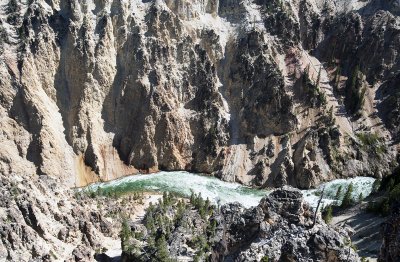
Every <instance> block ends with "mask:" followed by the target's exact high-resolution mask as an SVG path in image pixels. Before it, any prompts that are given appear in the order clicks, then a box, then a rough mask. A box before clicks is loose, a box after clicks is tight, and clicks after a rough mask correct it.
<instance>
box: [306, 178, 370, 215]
mask: <svg viewBox="0 0 400 262" xmlns="http://www.w3.org/2000/svg"><path fill="white" fill-rule="evenodd" d="M374 182H375V178H371V177H355V178H350V179H336V180H333V181H331V182H328V183H325V184H322V185H320V186H319V187H318V188H317V189H311V190H304V191H303V196H304V198H305V199H306V201H307V202H309V203H310V205H311V206H312V207H314V208H315V207H316V206H317V204H318V200H319V198H320V197H319V195H320V193H321V192H322V189H323V188H324V187H325V191H324V198H323V199H322V201H321V202H322V204H321V207H322V205H324V206H326V205H329V204H333V203H335V202H336V204H339V205H340V204H341V201H337V200H336V199H335V198H336V192H337V190H338V188H339V187H340V186H341V187H342V191H341V192H342V193H341V195H340V197H341V198H343V196H344V194H345V192H346V190H347V188H348V186H349V185H350V183H352V184H353V193H352V198H353V200H357V199H358V198H359V196H360V194H362V196H363V197H364V198H365V197H367V196H369V195H370V194H371V192H372V186H373V184H374Z"/></svg>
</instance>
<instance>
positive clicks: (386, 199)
mask: <svg viewBox="0 0 400 262" xmlns="http://www.w3.org/2000/svg"><path fill="white" fill-rule="evenodd" d="M373 192H374V193H375V194H376V195H378V196H379V195H380V197H379V198H378V200H373V201H370V202H369V203H368V206H367V211H369V212H372V213H375V214H378V215H382V216H387V215H389V214H390V209H391V206H392V205H394V204H397V203H400V167H398V168H397V169H396V170H395V171H394V172H393V174H392V175H390V176H388V177H385V178H384V179H383V180H382V181H380V180H377V181H376V183H374V185H373Z"/></svg>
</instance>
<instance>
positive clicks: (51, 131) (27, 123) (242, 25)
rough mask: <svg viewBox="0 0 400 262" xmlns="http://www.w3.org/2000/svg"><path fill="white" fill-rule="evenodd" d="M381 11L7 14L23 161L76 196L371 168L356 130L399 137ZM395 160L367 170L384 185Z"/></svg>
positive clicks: (42, 4)
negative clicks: (166, 177)
mask: <svg viewBox="0 0 400 262" xmlns="http://www.w3.org/2000/svg"><path fill="white" fill-rule="evenodd" d="M380 2H381V1H356V2H355V3H354V5H347V6H345V7H346V8H344V7H343V5H342V4H341V2H340V1H339V2H338V3H336V4H335V3H331V2H330V1H325V2H324V1H314V0H301V1H292V2H290V3H289V2H288V3H286V2H285V3H283V2H281V1H262V0H257V1H250V0H246V1H242V2H238V1H222V0H221V1H216V0H208V1H185V0H179V1H159V0H157V1H126V2H121V1H111V0H107V1H97V0H95V1H80V0H79V1H78V0H76V1H64V0H61V1H44V0H35V1H30V2H29V3H25V2H21V1H18V0H13V1H10V2H9V3H7V4H4V5H3V6H1V12H0V18H1V25H0V28H1V36H2V38H1V49H2V50H3V51H2V54H1V75H2V78H1V79H2V81H1V86H2V88H1V107H2V112H3V115H4V117H6V118H7V119H9V120H10V121H14V123H15V126H14V127H10V130H8V131H7V132H18V130H25V131H26V132H27V135H28V136H29V138H28V137H27V138H26V139H25V140H24V141H16V143H17V146H18V147H20V148H24V149H23V150H22V152H25V151H26V153H25V154H23V158H25V159H26V160H28V161H29V162H31V163H33V164H34V166H35V167H36V173H38V174H42V175H50V176H53V177H57V176H60V173H62V174H61V176H62V177H63V178H64V180H66V181H68V182H69V183H70V185H85V184H87V183H90V182H92V181H98V180H110V179H113V178H116V177H119V176H123V175H126V174H132V173H136V172H138V171H146V172H151V171H157V170H189V171H196V172H205V173H213V174H215V175H217V176H219V177H221V178H222V179H224V180H228V181H239V182H241V183H244V184H247V185H252V186H280V185H285V184H290V185H293V186H299V187H310V186H314V185H316V184H318V183H319V182H321V181H324V180H329V179H332V178H335V177H339V176H342V175H345V176H346V175H351V174H356V173H363V172H364V171H365V170H366V169H369V170H375V169H376V168H377V166H370V165H369V164H368V163H367V162H364V163H363V164H360V163H358V162H356V163H354V161H353V160H356V161H359V160H360V159H359V158H357V155H362V153H360V152H359V151H360V150H361V151H362V147H360V146H359V145H360V141H357V140H358V138H357V133H360V132H365V131H368V132H373V133H376V134H377V135H378V136H379V137H382V138H383V139H384V141H385V142H384V143H386V144H388V145H389V144H390V141H391V139H392V138H396V137H398V134H397V133H398V130H397V129H396V123H397V122H396V121H397V120H396V110H397V105H396V103H395V99H396V94H397V93H396V92H394V91H392V90H393V88H391V86H392V84H391V83H392V82H393V81H394V82H395V76H396V75H397V74H398V73H397V71H398V70H399V60H398V59H399V58H398V57H399V56H398V52H399V50H398V48H399V46H400V45H399V44H396V43H398V42H399V34H398V31H399V30H398V27H399V26H398V24H399V22H398V16H397V15H398V14H397V11H396V3H397V2H396V1H392V2H391V3H387V4H383V5H382V4H380ZM352 8H353V9H352ZM321 65H322V66H321ZM347 79H349V80H347ZM352 79H358V80H357V81H355V84H354V83H353V81H352ZM390 79H394V80H390ZM391 81H392V82H391ZM386 86H387V87H386ZM377 90H379V91H377ZM342 100H344V101H345V102H344V103H343V101H342ZM329 117H330V120H329V121H325V120H324V119H327V118H329ZM381 118H382V120H383V122H384V124H385V125H386V126H385V127H384V126H382V125H381ZM321 128H322V129H324V128H325V129H327V128H328V129H329V128H332V129H334V130H336V131H335V134H334V137H333V138H328V137H327V136H326V134H327V132H319V131H316V130H320V129H321ZM3 129H4V128H3ZM310 130H311V131H310ZM328 134H331V132H328ZM310 135H311V137H313V138H312V139H311V140H310ZM338 136H339V137H338ZM338 139H339V140H338ZM348 139H350V140H352V141H353V140H355V141H356V142H355V143H352V144H349V143H346V141H345V140H348ZM306 140H307V141H308V142H305V141H306ZM322 140H323V141H325V142H322ZM336 140H338V141H339V142H340V143H338V141H337V142H335V143H333V144H330V146H329V148H331V149H332V148H333V147H334V146H337V145H339V144H340V148H339V149H337V150H331V149H329V150H327V145H326V143H330V142H329V141H336ZM271 141H272V144H273V145H274V147H273V151H274V152H270V153H269V154H268V155H265V154H264V153H262V152H264V151H265V150H264V149H265V148H266V147H267V146H268V144H269V143H271ZM19 143H22V144H21V145H20V144H19ZM324 143H325V144H324ZM305 144H307V146H306V148H307V151H310V152H312V156H308V157H305V155H306V154H308V153H307V152H304V145H305ZM395 150H396V145H394V146H393V144H392V146H390V147H388V148H387V150H385V152H383V153H382V155H381V156H380V158H379V159H377V158H376V157H375V159H373V158H371V157H370V158H369V160H370V161H369V162H372V163H378V162H381V164H382V165H380V166H378V169H379V170H381V174H382V175H384V174H385V173H386V172H387V171H388V170H390V168H391V166H390V162H391V160H392V159H393V157H394V154H395ZM354 152H359V153H357V154H356V153H354ZM314 155H315V157H314ZM383 155H384V156H383ZM333 158H335V159H343V161H342V162H349V161H350V162H351V161H353V162H352V164H348V163H339V164H338V163H336V162H335V161H332V159H333ZM382 159H384V160H386V161H381V160H382ZM378 160H379V161H378ZM12 168H13V167H12ZM15 168H17V167H15ZM60 170H62V172H60ZM354 172H355V173H354ZM370 173H371V174H375V172H374V171H372V172H370ZM296 176H297V177H296ZM305 177H308V178H305ZM303 178H304V179H303Z"/></svg>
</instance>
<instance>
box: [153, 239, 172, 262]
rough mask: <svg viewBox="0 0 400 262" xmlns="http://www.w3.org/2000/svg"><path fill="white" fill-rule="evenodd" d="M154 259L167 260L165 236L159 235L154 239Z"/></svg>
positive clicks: (161, 261)
mask: <svg viewBox="0 0 400 262" xmlns="http://www.w3.org/2000/svg"><path fill="white" fill-rule="evenodd" d="M156 250H157V252H156V259H157V261H160V262H164V261H169V260H170V258H169V251H168V246H167V241H166V240H165V236H164V235H161V236H160V237H159V238H158V239H157V241H156Z"/></svg>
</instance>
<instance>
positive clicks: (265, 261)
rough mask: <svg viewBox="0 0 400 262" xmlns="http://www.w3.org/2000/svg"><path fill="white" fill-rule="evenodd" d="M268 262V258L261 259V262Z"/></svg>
mask: <svg viewBox="0 0 400 262" xmlns="http://www.w3.org/2000/svg"><path fill="white" fill-rule="evenodd" d="M268 261H269V257H268V256H264V257H263V258H261V262H268Z"/></svg>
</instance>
